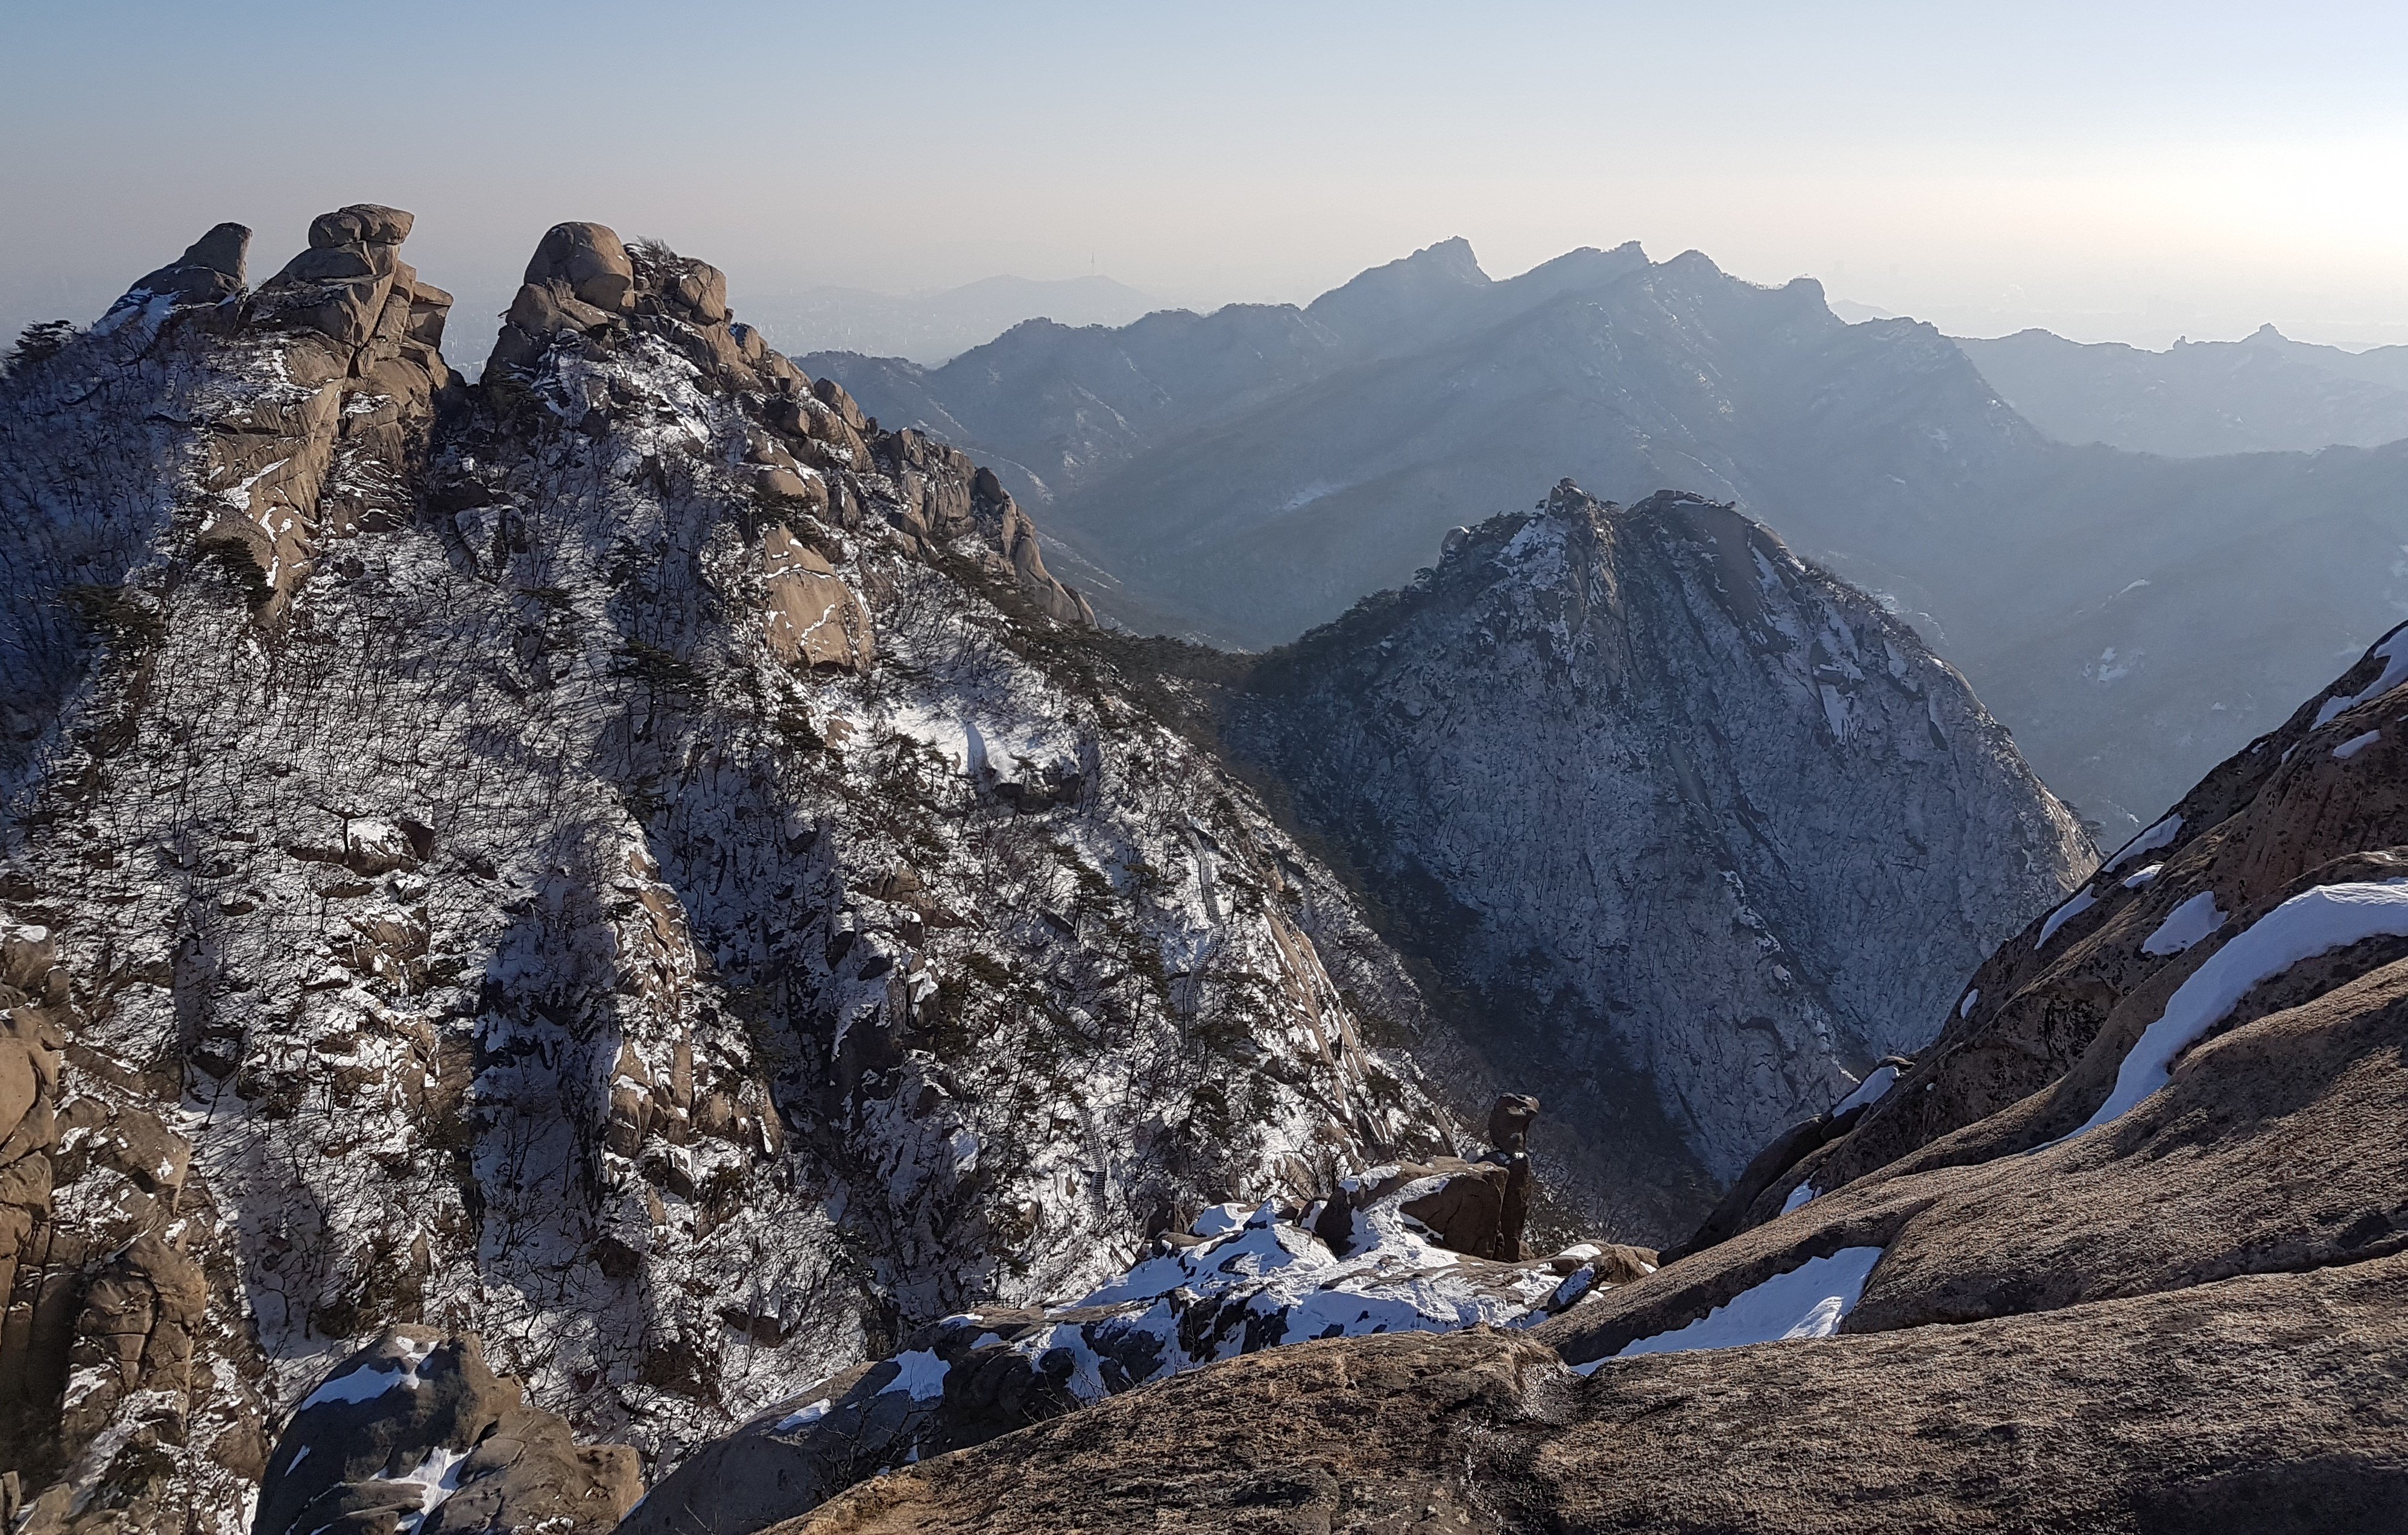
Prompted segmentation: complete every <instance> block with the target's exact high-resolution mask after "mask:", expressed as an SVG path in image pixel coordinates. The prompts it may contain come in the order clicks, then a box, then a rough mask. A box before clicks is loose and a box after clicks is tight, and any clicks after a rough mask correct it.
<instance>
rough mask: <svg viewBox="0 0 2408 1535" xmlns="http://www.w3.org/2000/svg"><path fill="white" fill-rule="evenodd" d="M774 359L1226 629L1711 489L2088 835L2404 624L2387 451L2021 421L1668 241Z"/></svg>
mask: <svg viewBox="0 0 2408 1535" xmlns="http://www.w3.org/2000/svg"><path fill="white" fill-rule="evenodd" d="M2378 361H2379V359H2378ZM805 362H806V365H807V366H810V368H811V369H812V370H813V371H814V372H824V373H827V374H829V375H831V376H833V377H836V378H838V379H840V380H843V381H844V382H845V384H846V385H847V387H849V388H851V389H853V390H854V392H855V393H856V394H857V395H859V396H860V398H861V399H862V401H863V404H864V407H865V409H869V410H871V411H873V412H875V413H877V414H879V415H880V416H882V417H883V418H886V419H888V420H890V421H900V422H918V423H925V425H926V426H927V427H928V428H929V429H930V430H931V431H934V432H936V433H938V434H939V435H941V436H942V437H944V438H946V439H947V440H950V441H953V442H956V443H959V444H962V445H964V446H966V447H968V448H970V449H972V450H973V451H974V452H977V453H978V455H979V456H980V457H981V458H982V460H984V461H987V462H990V463H994V464H995V465H996V468H997V472H998V473H999V474H1001V475H1003V477H1004V479H1005V481H1006V482H1007V483H1009V484H1011V487H1012V489H1013V491H1014V493H1015V494H1017V495H1020V496H1021V498H1022V499H1023V500H1025V501H1028V502H1030V503H1031V504H1034V505H1041V506H1043V507H1044V508H1045V509H1046V521H1047V525H1048V527H1049V530H1050V532H1051V534H1052V535H1053V536H1054V537H1055V538H1059V539H1060V540H1061V541H1062V543H1063V544H1064V545H1065V546H1066V552H1065V554H1064V556H1063V560H1062V563H1063V564H1064V565H1065V567H1066V568H1068V569H1070V570H1072V571H1073V574H1074V579H1081V580H1082V584H1083V585H1084V586H1086V587H1087V588H1088V589H1089V590H1090V591H1091V593H1092V595H1095V596H1096V598H1097V602H1098V604H1099V605H1100V606H1101V607H1102V608H1103V609H1104V610H1106V611H1107V612H1108V613H1109V614H1111V615H1113V616H1116V617H1118V618H1119V619H1120V620H1122V621H1123V622H1125V623H1128V624H1133V625H1135V626H1138V627H1144V628H1155V629H1161V630H1166V631H1169V632H1175V633H1187V634H1195V635H1200V636H1208V637H1217V638H1223V639H1226V640H1231V641H1235V642H1238V643H1241V644H1245V645H1250V646H1265V645H1271V644H1277V643H1280V642H1282V641H1284V640H1286V639H1288V638H1292V637H1294V636H1295V635H1297V634H1298V633H1300V632H1301V631H1303V630H1304V629H1306V628H1309V627H1311V626H1312V624H1317V623H1322V622H1326V620H1328V619H1330V618H1332V617H1335V616H1336V615H1337V614H1338V613H1340V612H1342V611H1343V610H1345V609H1346V608H1347V606H1348V605H1350V604H1351V603H1352V602H1353V601H1354V600H1355V598H1356V597H1358V596H1360V595H1364V594H1365V593H1368V592H1370V591H1374V590H1377V589H1379V588H1382V587H1384V586H1392V585H1398V584H1401V583H1403V582H1404V581H1407V580H1409V579H1410V578H1411V576H1412V571H1413V570H1414V569H1415V568H1416V567H1419V566H1421V565H1423V564H1425V563H1426V561H1427V559H1428V554H1429V551H1430V550H1431V549H1433V548H1434V547H1436V545H1437V543H1438V540H1439V539H1440V538H1441V536H1442V535H1443V534H1444V533H1445V531H1446V530H1447V529H1448V528H1450V527H1452V526H1455V525H1456V524H1463V523H1467V522H1472V521H1477V520H1478V519H1480V518H1482V517H1484V516H1487V515H1490V514H1493V513H1495V512H1497V511H1499V510H1503V509H1511V508H1514V507H1523V506H1528V505H1530V504H1531V503H1532V502H1533V501H1534V499H1535V498H1536V497H1537V496H1539V495H1541V493H1542V491H1543V489H1544V487H1545V486H1547V485H1549V484H1551V483H1553V482H1554V481H1555V480H1557V479H1558V478H1561V477H1564V476H1567V475H1569V476H1570V477H1571V478H1573V479H1575V480H1577V481H1579V482H1580V483H1581V484H1582V485H1583V486H1584V487H1586V488H1587V489H1588V490H1589V491H1590V492H1591V493H1592V494H1595V495H1601V496H1605V497H1608V498H1611V499H1614V500H1619V501H1637V500H1639V499H1641V498H1643V497H1645V496H1646V495H1651V494H1653V493H1654V492H1656V491H1657V490H1659V489H1662V488H1665V487H1667V486H1678V487H1680V488H1683V489H1684V490H1690V491H1694V492H1697V493H1699V494H1702V495H1712V496H1715V497H1717V498H1723V499H1729V500H1732V501H1734V502H1735V503H1736V504H1737V505H1738V506H1739V507H1740V509H1742V510H1743V511H1745V512H1746V513H1747V514H1748V515H1750V516H1752V517H1755V518H1756V519H1758V520H1760V521H1762V522H1764V523H1766V524H1769V525H1770V526H1771V527H1773V528H1774V529H1775V530H1777V531H1778V532H1779V533H1780V534H1781V536H1782V537H1783V538H1785V539H1786V540H1787V541H1788V542H1789V543H1791V544H1792V545H1794V546H1795V547H1797V548H1798V549H1799V551H1800V552H1803V553H1805V554H1807V555H1809V556H1811V557H1813V558H1815V559H1817V560H1818V561H1820V562H1821V563H1823V564H1826V565H1828V567H1830V568H1832V569H1833V570H1834V571H1836V572H1837V573H1839V574H1841V575H1842V576H1844V577H1846V578H1847V579H1849V580H1851V581H1855V582H1856V583H1857V584H1859V585H1862V586H1864V587H1866V588H1868V589H1869V590H1871V591H1872V592H1874V593H1875V594H1876V595H1880V596H1881V597H1882V598H1883V599H1884V600H1885V602H1887V603H1888V604H1889V605H1891V606H1892V607H1893V609H1894V610H1897V611H1899V613H1900V614H1902V615H1903V616H1906V617H1907V618H1909V619H1910V620H1911V621H1912V622H1913V623H1914V624H1915V625H1916V626H1917V628H1918V629H1919V630H1920V631H1921V632H1922V633H1923V635H1924V636H1925V638H1927V640H1928V641H1929V642H1930V643H1931V644H1932V645H1933V647H1934V648H1935V649H1937V650H1938V651H1939V652H1940V653H1942V655H1944V656H1946V657H1948V658H1949V659H1950V660H1951V661H1952V662H1954V663H1955V664H1956V665H1957V667H1959V668H1960V669H1961V670H1962V671H1963V672H1964V673H1965V675H1966V676H1967V677H1968V679H1970V680H1971V682H1972V683H1973V685H1974V687H1975V689H1976V690H1977V691H1978V692H1979V693H1980V694H1981V696H1983V697H1984V698H1985V700H1987V701H1988V702H1989V704H1990V706H1991V707H1992V708H1993V709H1994V710H1996V711H1997V713H1998V715H1999V717H2000V719H2001V720H2002V721H2003V722H2004V723H2005V724H2007V725H2008V726H2009V727H2010V728H2011V729H2012V730H2013V731H2014V734H2015V737H2016V739H2017V741H2018V742H2019V743H2020V744H2021V745H2022V747H2023V749H2024V751H2025V753H2026V754H2027V755H2028V756H2029V757H2030V759H2031V760H2032V762H2033V763H2034V765H2035V766H2036V767H2037V768H2039V769H2040V771H2041V774H2042V777H2043V778H2044V779H2046V780H2047V781H2048V782H2050V783H2051V784H2052V785H2053V786H2055V787H2056V788H2057V790H2058V792H2060V793H2061V794H2063V795H2065V796H2067V797H2068V798H2069V799H2070V800H2071V802H2072V803H2074V804H2075V805H2076V806H2078V807H2079V808H2080V809H2081V810H2082V811H2083V812H2084V813H2085V814H2086V815H2090V816H2093V817H2097V818H2099V819H2100V820H2101V821H2102V822H2104V823H2106V825H2107V827H2108V833H2107V834H2108V835H2110V836H2113V835H2114V834H2115V833H2116V831H2117V830H2118V829H2119V828H2121V829H2128V828H2129V827H2130V826H2132V825H2137V824H2138V822H2137V819H2136V817H2137V815H2138V814H2139V813H2141V812H2142V811H2145V809H2146V808H2147V807H2149V806H2152V805H2155V804H2157V803H2161V802H2162V801H2163V800H2165V799H2166V798H2167V797H2169V796H2171V795H2172V794H2173V793H2174V792H2175V791H2176V790H2177V789H2179V787H2180V786H2181V784H2183V783H2184V782H2188V781H2189V780H2190V779H2192V778H2194V777H2196V776H2197V775H2198V774H2199V773H2200V772H2201V771H2203V770H2204V769H2205V768H2207V767H2208V766H2209V765H2210V764H2212V763H2213V762H2214V760H2215V759H2216V757H2217V756H2218V755H2220V754H2221V753H2225V752H2228V751H2229V750H2230V749H2231V747H2232V746H2233V745H2234V744H2236V743H2237V742H2239V741H2241V740H2243V739H2247V738H2248V736H2249V735H2250V734H2252V733H2253V732H2256V731H2260V730H2264V729H2267V728H2270V727H2271V726H2272V724H2274V723H2275V722H2276V720H2277V719H2278V718H2279V710H2281V708H2282V707H2283V700H2285V699H2287V698H2291V697H2294V696H2298V695H2299V694H2300V692H2302V691H2304V690H2305V689H2306V688H2308V687H2309V686H2311V685H2313V684H2314V682H2315V679H2316V678H2318V677H2320V676H2322V675H2324V674H2325V673H2326V672H2327V671H2329V669H2330V667H2331V666H2332V664H2333V661H2334V659H2335V658H2336V656H2337V654H2339V653H2343V652H2344V651H2346V652H2348V653H2356V652H2357V650H2358V649H2359V648H2361V647H2362V646H2363V645H2364V644H2365V642H2366V638H2367V637H2368V635H2369V634H2370V633H2372V632H2374V631H2376V630H2379V629H2380V628H2382V627H2383V626H2384V625H2385V624H2388V623H2391V622H2395V621H2396V620H2397V618H2398V617H2399V616H2400V614H2401V612H2403V611H2408V560H2403V558H2402V554H2403V551H2402V548H2401V546H2402V545H2403V544H2408V532H2403V531H2402V530H2401V523H2402V520H2403V508H2408V449H2401V448H2383V449H2372V450H2369V449H2356V448H2331V449H2327V450H2325V451H2323V452H2318V453H2315V454H2299V453H2285V454H2272V455H2255V456H2252V457H2248V458H2243V459H2216V460H2192V461H2186V462H2171V461H2168V460H2164V459H2160V458H2156V457H2150V456H2144V455H2139V454H2131V453H2126V452H2117V451H2115V450H2113V449H2108V448H2100V447H2077V446H2072V445H2069V444H2066V443H2061V442H2057V441H2054V440H2051V438H2049V437H2048V436H2047V435H2045V434H2043V433H2042V432H2041V431H2039V430H2036V429H2035V428H2034V427H2033V426H2032V425H2031V424H2030V423H2028V422H2027V421H2026V420H2025V419H2024V418H2023V417H2021V416H2020V415H2018V414H2017V413H2016V412H2015V411H2014V409H2011V408H2010V407H2009V406H2008V405H2007V404H2006V403H2005V402H2004V401H2002V400H2001V399H2000V395H1999V393H1998V391H1996V390H1994V389H1993V388H1992V387H1991V385H1990V382H1989V381H1988V380H1985V378H1984V376H1983V374H1982V373H1981V371H1980V370H1979V369H1977V368H1976V367H1975V366H1974V365H1973V363H1972V362H1971V360H1970V359H1969V358H1968V357H1967V355H1966V353H1965V352H1964V351H1960V350H1959V349H1958V347H1957V345H1956V344H1955V343H1952V342H1951V341H1949V340H1948V339H1947V338H1946V337H1942V336H1941V335H1940V334H1939V333H1938V332H1937V331H1935V330H1933V329H1932V328H1931V327H1929V326H1928V325H1923V324H1919V323H1914V322H1911V321H1905V320H1876V321H1871V322H1868V323H1863V324H1857V325H1848V324H1843V323H1842V322H1841V321H1840V320H1839V319H1838V318H1836V317H1835V316H1834V315H1832V314H1831V312H1830V310H1829V309H1828V308H1827V307H1826V305H1825V303H1824V301H1823V294H1822V291H1821V289H1820V287H1819V286H1818V285H1817V284H1815V283H1813V282H1812V281H1810V280H1803V279H1801V280H1798V281H1795V282H1791V283H1789V284H1787V285H1785V286H1783V287H1780V288H1761V287H1757V286H1756V285H1754V284H1751V283H1747V282H1743V281H1741V280H1737V279H1734V278H1731V277H1728V276H1727V275H1725V274H1724V273H1722V272H1720V271H1718V270H1717V269H1716V268H1715V267H1714V265H1713V263H1712V262H1710V261H1708V260H1707V259H1706V258H1705V257H1704V256H1702V255H1699V254H1697V253H1695V252H1691V253H1688V254H1685V255H1683V256H1679V257H1676V258H1674V259H1673V260H1671V261H1669V262H1664V263H1660V264H1657V263H1650V262H1648V261H1647V260H1646V258H1645V256H1644V255H1643V254H1642V253H1641V251H1639V250H1638V249H1637V248H1636V247H1635V246H1625V247H1622V248H1620V249H1618V250H1615V251H1576V252H1573V253H1572V254H1570V255H1568V256H1565V257H1562V258H1560V259H1559V260H1557V261H1555V262H1551V263H1549V264H1547V265H1544V266H1541V267H1539V268H1536V269H1535V270H1533V271H1531V272H1527V273H1525V274H1523V275H1522V276H1520V277H1517V278H1513V279H1511V280H1505V281H1490V280H1488V279H1487V278H1486V277H1485V276H1484V274H1483V273H1481V272H1480V270H1479V268H1478V266H1477V265H1475V264H1474V263H1473V262H1472V261H1471V260H1470V252H1469V249H1468V248H1467V247H1465V246H1464V245H1463V244H1462V242H1460V241H1450V242H1447V243H1446V244H1444V245H1440V246H1433V247H1431V248H1430V249H1429V250H1427V251H1422V252H1420V253H1418V254H1416V255H1414V256H1412V257H1410V258H1408V259H1406V260H1404V261H1401V262H1397V263H1394V264H1391V265H1388V266H1384V267H1381V268H1377V269H1375V270H1373V271H1370V272H1367V273H1365V274H1364V275H1363V276H1362V277H1359V278H1357V279H1356V280H1355V281H1353V282H1351V283H1349V284H1347V285H1346V286H1345V287H1343V288H1340V289H1339V290H1336V291H1335V292H1333V293H1331V294H1326V295H1325V296H1324V297H1322V298H1321V299H1319V300H1317V301H1316V302H1315V303H1313V304H1312V305H1311V306H1310V307H1308V308H1301V309H1298V308H1286V307H1233V308H1227V309H1224V310H1221V311H1219V312H1217V313H1215V314H1213V315H1211V316H1205V317H1199V316H1196V315H1191V314H1184V313H1170V314H1157V315H1151V316H1148V317H1147V318H1146V319H1144V320H1142V321H1140V322H1139V323H1136V324H1134V325H1131V326H1127V327H1125V328H1124V329H1121V330H1118V331H1107V330H1097V329H1089V330H1079V331H1073V330H1069V329H1067V328H1065V327H1062V326H1056V325H1047V324H1041V323H1029V324H1026V325H1022V326H1019V327H1017V328H1016V329H1014V330H1012V331H1011V332H1010V333H1008V334H1006V335H1004V336H1002V337H997V338H996V340H995V341H994V342H992V343H991V344H989V345H987V346H984V347H981V348H978V349H976V350H974V351H970V352H968V353H965V354H964V355H963V356H961V357H958V358H955V359H954V360H953V362H952V363H950V364H948V365H946V366H944V367H941V368H936V369H926V368H920V367H916V366H911V365H910V364H904V363H898V362H895V361H892V360H884V361H882V360H876V359H868V358H862V357H853V356H844V355H822V356H815V357H812V358H809V359H806V360H805ZM2369 366H2373V365H2369ZM2370 387H2372V386H2371V385H2370ZM1074 556H1075V558H1074Z"/></svg>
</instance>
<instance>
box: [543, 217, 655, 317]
mask: <svg viewBox="0 0 2408 1535" xmlns="http://www.w3.org/2000/svg"><path fill="white" fill-rule="evenodd" d="M526 280H527V281H528V282H532V283H549V282H553V281H558V282H563V283H566V284H567V286H568V291H569V292H570V293H571V294H574V295H575V296H576V297H578V298H580V299H581V300H583V301H584V302H585V303H588V304H591V305H593V306H594V307H595V308H597V309H600V310H602V311H604V312H605V313H608V314H630V313H633V312H634V310H635V308H636V266H635V263H634V262H632V261H630V260H628V258H627V248H626V246H624V244H622V243H620V240H619V237H618V236H617V235H616V234H614V233H613V232H611V230H609V228H607V227H606V226H604V225H602V224H598V223H556V224H553V225H552V228H551V229H549V230H548V231H546V232H545V234H544V237H543V241H542V243H541V244H539V245H538V246H537V247H536V250H535V258H534V259H533V260H531V261H529V262H528V263H527V268H526Z"/></svg>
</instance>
